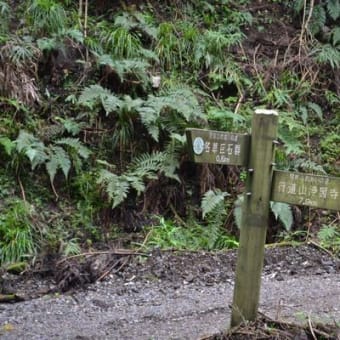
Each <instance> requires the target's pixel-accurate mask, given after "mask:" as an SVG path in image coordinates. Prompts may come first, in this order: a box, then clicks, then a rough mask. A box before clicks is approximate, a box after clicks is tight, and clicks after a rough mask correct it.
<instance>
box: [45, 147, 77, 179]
mask: <svg viewBox="0 0 340 340" xmlns="http://www.w3.org/2000/svg"><path fill="white" fill-rule="evenodd" d="M48 153H49V160H48V161H47V162H46V164H45V165H46V170H47V173H48V175H49V177H50V181H51V183H53V181H54V177H55V175H56V173H57V171H58V169H61V170H62V172H63V173H64V176H65V178H67V176H68V173H69V171H70V168H71V161H70V158H69V156H68V154H67V153H66V152H65V150H64V149H63V148H61V147H60V146H53V145H51V146H50V147H49V148H48Z"/></svg>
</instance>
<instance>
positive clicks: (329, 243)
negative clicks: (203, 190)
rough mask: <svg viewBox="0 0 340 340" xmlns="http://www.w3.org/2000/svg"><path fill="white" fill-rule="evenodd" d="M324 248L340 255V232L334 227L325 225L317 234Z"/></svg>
mask: <svg viewBox="0 0 340 340" xmlns="http://www.w3.org/2000/svg"><path fill="white" fill-rule="evenodd" d="M317 237H318V240H319V242H320V244H321V246H322V247H324V248H326V249H329V250H331V251H332V252H333V253H334V254H339V253H340V230H339V228H337V227H336V226H334V225H323V226H322V228H321V229H320V230H319V232H318V234H317Z"/></svg>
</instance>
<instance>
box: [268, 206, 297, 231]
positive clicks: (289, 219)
mask: <svg viewBox="0 0 340 340" xmlns="http://www.w3.org/2000/svg"><path fill="white" fill-rule="evenodd" d="M270 207H271V210H272V212H273V214H274V216H275V218H276V220H278V219H279V220H280V221H281V222H282V224H283V226H284V227H285V229H286V230H287V231H290V229H291V228H292V225H293V213H292V210H291V207H290V205H289V204H287V203H282V202H270Z"/></svg>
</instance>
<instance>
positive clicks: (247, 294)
mask: <svg viewBox="0 0 340 340" xmlns="http://www.w3.org/2000/svg"><path fill="white" fill-rule="evenodd" d="M277 123H278V114H277V112H276V111H273V110H256V111H255V114H254V116H253V121H252V129H251V131H252V133H251V135H246V134H244V135H242V134H236V133H230V132H221V131H209V130H200V129H187V131H186V133H187V140H188V145H189V153H190V155H191V156H192V159H193V161H194V162H198V163H213V164H228V165H242V166H246V167H247V170H248V176H247V184H246V192H245V199H244V205H243V211H242V221H241V228H240V242H239V250H238V257H237V265H236V276H235V287H234V298H233V304H232V315H231V326H232V327H233V326H237V325H239V324H240V323H241V322H243V321H245V320H249V321H252V320H255V319H256V316H257V310H258V304H259V298H260V288H261V272H262V267H263V259H264V246H265V240H266V233H267V226H268V218H269V205H270V201H278V202H286V203H290V204H300V205H307V206H312V207H315V208H322V209H331V210H340V178H336V177H327V176H317V175H312V174H303V173H297V172H289V171H278V170H274V165H275V164H274V151H275V144H276V135H277Z"/></svg>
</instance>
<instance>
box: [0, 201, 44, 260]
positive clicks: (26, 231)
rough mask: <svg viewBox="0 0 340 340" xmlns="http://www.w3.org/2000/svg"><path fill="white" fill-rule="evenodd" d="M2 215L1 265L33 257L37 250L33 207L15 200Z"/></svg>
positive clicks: (0, 217)
mask: <svg viewBox="0 0 340 340" xmlns="http://www.w3.org/2000/svg"><path fill="white" fill-rule="evenodd" d="M1 210H2V211H1V214H0V264H4V263H13V262H17V261H21V260H24V259H27V258H28V257H29V256H33V255H34V254H35V252H36V250H37V242H36V240H35V236H34V225H33V222H32V207H31V206H30V205H29V204H28V203H27V202H25V201H21V200H13V201H11V202H9V203H8V206H7V207H2V208H1Z"/></svg>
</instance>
